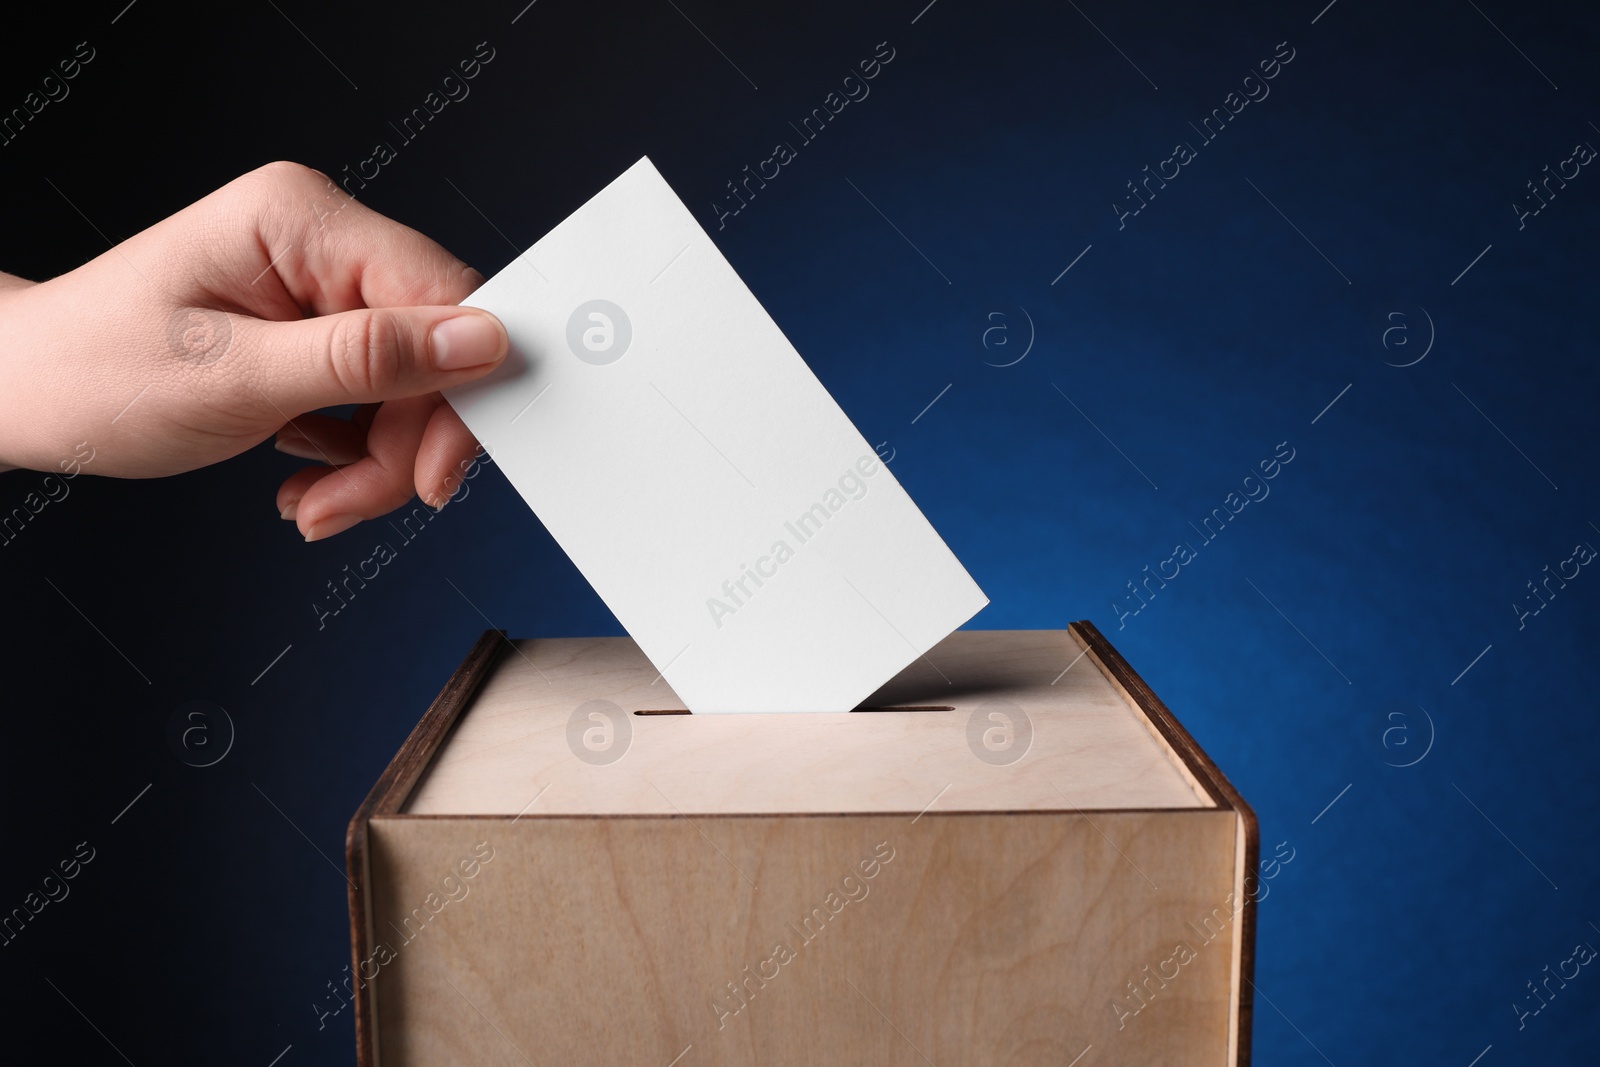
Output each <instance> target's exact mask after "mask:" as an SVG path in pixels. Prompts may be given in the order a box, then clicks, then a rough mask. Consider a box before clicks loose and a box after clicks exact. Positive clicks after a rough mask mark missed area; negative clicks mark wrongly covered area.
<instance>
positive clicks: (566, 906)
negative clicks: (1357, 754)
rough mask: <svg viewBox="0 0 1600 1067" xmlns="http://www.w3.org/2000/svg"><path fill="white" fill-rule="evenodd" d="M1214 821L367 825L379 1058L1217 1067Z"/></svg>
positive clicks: (973, 817) (452, 821)
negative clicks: (1080, 1059)
mask: <svg viewBox="0 0 1600 1067" xmlns="http://www.w3.org/2000/svg"><path fill="white" fill-rule="evenodd" d="M1236 821H1237V820H1236V818H1235V816H1234V815H1233V813H1231V812H1223V811H1213V810H1191V811H1183V812H1154V813H1113V812H1097V813H1094V814H1092V815H1087V814H1076V813H1060V814H1054V813H1027V814H1014V815H989V814H980V813H973V814H939V813H934V812H930V813H928V814H926V815H924V816H921V817H920V818H916V819H915V820H913V819H912V818H907V817H900V816H875V815H874V816H812V817H775V818H764V817H724V818H717V819H691V818H686V817H665V818H651V817H643V818H640V817H632V818H581V817H561V816H541V817H534V816H528V817H525V818H522V819H520V820H517V821H514V822H513V821H512V820H509V819H457V818H428V819H418V818H406V817H391V818H380V819H377V820H374V822H373V825H372V836H373V849H372V868H373V870H372V885H373V893H372V898H373V915H374V929H375V930H377V931H379V936H380V938H386V939H387V940H386V941H384V942H383V945H384V951H383V952H382V953H381V954H380V956H381V962H380V961H378V960H375V961H374V962H373V963H372V964H370V965H369V966H368V967H367V968H366V970H365V971H364V972H363V974H364V975H365V974H367V973H370V974H371V975H372V978H371V979H370V981H371V983H372V984H373V985H374V986H375V987H376V988H377V989H378V991H379V993H380V996H379V997H378V999H377V1004H378V1005H379V1011H378V1017H377V1020H376V1025H377V1030H378V1033H379V1037H380V1047H381V1049H382V1051H383V1057H382V1064H383V1067H408V1065H421V1064H436V1063H441V1062H472V1063H489V1064H494V1063H506V1064H513V1063H523V1062H525V1060H524V1057H527V1058H529V1059H531V1060H532V1061H534V1062H539V1063H546V1062H555V1063H564V1062H593V1063H602V1062H603V1063H659V1064H667V1063H671V1062H673V1061H674V1060H675V1058H677V1057H679V1056H680V1055H681V1054H683V1053H684V1052H685V1050H686V1049H690V1048H691V1047H692V1049H693V1052H692V1053H691V1055H692V1057H693V1060H692V1062H694V1063H697V1064H712V1065H716V1064H727V1065H733V1064H759V1065H769V1067H784V1065H791V1064H792V1065H796V1067H799V1065H808V1067H809V1065H812V1064H816V1063H874V1064H890V1065H905V1067H918V1065H922V1064H925V1063H926V1062H928V1061H932V1062H934V1063H983V1064H1004V1065H1024V1064H1027V1065H1031V1064H1041V1065H1043V1064H1049V1065H1052V1067H1061V1065H1062V1064H1066V1063H1070V1062H1072V1061H1073V1059H1074V1058H1075V1057H1077V1056H1079V1055H1080V1054H1081V1053H1082V1052H1084V1050H1085V1049H1086V1048H1088V1047H1089V1046H1091V1045H1092V1046H1094V1049H1095V1055H1096V1056H1097V1057H1100V1056H1109V1057H1110V1058H1109V1059H1105V1060H1100V1062H1125V1063H1164V1064H1205V1065H1208V1067H1216V1065H1220V1064H1224V1063H1226V1062H1227V1061H1228V1057H1229V1029H1230V1025H1229V1024H1230V1016H1231V1015H1232V1010H1233V1004H1232V996H1231V986H1232V977H1233V972H1234V966H1235V960H1234V956H1235V952H1236V949H1237V940H1236V938H1235V937H1234V936H1233V931H1232V929H1231V927H1233V926H1235V925H1236V923H1237V920H1238V914H1237V910H1236V908H1235V907H1234V903H1235V901H1236V900H1237V897H1236V895H1235V890H1234V887H1235V882H1236V874H1237V866H1236V863H1235V827H1236ZM463 861H467V862H466V863H465V864H464V863H463ZM468 872H470V875H469V873H468ZM684 1062H689V1060H688V1059H687V1057H686V1058H685V1060H684Z"/></svg>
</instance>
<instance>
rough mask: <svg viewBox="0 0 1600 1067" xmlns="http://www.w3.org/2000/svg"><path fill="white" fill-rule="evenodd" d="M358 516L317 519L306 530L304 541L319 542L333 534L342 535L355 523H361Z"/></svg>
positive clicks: (331, 516)
mask: <svg viewBox="0 0 1600 1067" xmlns="http://www.w3.org/2000/svg"><path fill="white" fill-rule="evenodd" d="M361 521H362V520H361V516H360V515H328V516H325V517H323V518H320V519H318V520H317V521H316V522H314V523H312V524H311V525H310V527H309V528H308V529H306V530H305V531H304V532H305V535H306V541H308V542H310V541H321V540H322V539H323V538H327V537H332V536H333V535H334V534H341V533H344V532H345V531H346V530H348V529H350V527H352V526H354V525H355V524H356V523H358V522H361Z"/></svg>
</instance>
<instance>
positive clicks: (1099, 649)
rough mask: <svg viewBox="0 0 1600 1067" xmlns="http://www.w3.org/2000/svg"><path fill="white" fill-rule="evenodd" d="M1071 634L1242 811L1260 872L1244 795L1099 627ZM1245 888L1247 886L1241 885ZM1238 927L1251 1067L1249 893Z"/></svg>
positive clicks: (1242, 1024) (1243, 1036) (1196, 771)
mask: <svg viewBox="0 0 1600 1067" xmlns="http://www.w3.org/2000/svg"><path fill="white" fill-rule="evenodd" d="M1067 629H1068V630H1069V631H1076V632H1077V634H1078V636H1079V637H1080V638H1081V639H1082V640H1083V642H1084V644H1085V645H1086V646H1087V647H1088V648H1089V649H1090V650H1091V651H1093V652H1094V654H1095V657H1096V658H1097V659H1099V661H1100V662H1101V663H1102V664H1104V666H1105V669H1106V670H1107V671H1109V672H1110V674H1111V676H1112V677H1113V678H1114V679H1115V680H1116V681H1117V682H1118V683H1119V684H1121V686H1122V688H1123V689H1125V690H1126V691H1127V692H1128V695H1129V696H1131V697H1132V698H1133V699H1134V701H1135V702H1136V703H1138V705H1139V707H1140V709H1141V710H1142V711H1143V712H1144V713H1145V716H1146V717H1147V718H1148V719H1149V720H1150V722H1151V724H1152V725H1153V726H1155V728H1156V730H1157V731H1159V732H1160V734H1161V736H1162V737H1164V738H1166V741H1167V744H1169V745H1171V746H1172V749H1173V751H1174V752H1176V753H1178V755H1179V757H1180V758H1181V759H1182V760H1183V761H1184V763H1185V764H1186V765H1187V766H1188V768H1189V771H1190V773H1192V774H1193V775H1194V776H1195V778H1196V779H1197V780H1198V781H1199V782H1200V784H1201V785H1202V786H1204V787H1205V790H1206V792H1207V793H1209V794H1211V799H1212V800H1214V801H1216V803H1217V807H1219V808H1224V809H1232V810H1233V811H1235V812H1238V814H1239V818H1240V820H1241V821H1242V822H1243V823H1244V864H1243V869H1244V871H1245V872H1246V876H1248V875H1249V873H1251V872H1254V871H1256V870H1258V869H1259V868H1258V864H1259V862H1260V858H1261V832H1260V828H1259V826H1258V824H1257V822H1256V813H1255V811H1254V810H1253V809H1252V808H1251V807H1250V805H1249V804H1246V803H1245V800H1244V797H1242V796H1240V794H1239V791H1238V790H1237V789H1235V788H1234V787H1233V783H1232V782H1230V781H1228V778H1227V776H1226V775H1224V774H1223V773H1222V771H1221V769H1220V768H1219V767H1218V766H1217V765H1216V764H1215V763H1213V762H1211V757H1210V756H1208V755H1206V753H1205V750H1204V749H1202V748H1201V747H1200V745H1199V743H1198V742H1196V741H1195V739H1194V737H1193V736H1191V735H1190V733H1189V731H1188V730H1185V729H1184V728H1183V724H1181V723H1180V722H1178V720H1177V719H1176V718H1175V717H1174V716H1173V714H1172V712H1171V711H1169V710H1168V709H1167V706H1166V704H1164V703H1162V701H1161V698H1160V697H1158V696H1156V694H1155V692H1154V690H1152V689H1151V688H1150V687H1149V686H1148V685H1146V684H1145V682H1144V679H1143V678H1140V677H1139V675H1138V673H1137V672H1136V671H1135V670H1134V669H1133V668H1132V667H1130V666H1128V661H1127V660H1125V659H1123V658H1122V653H1120V652H1118V651H1117V650H1116V649H1115V648H1113V647H1112V645H1111V642H1110V641H1108V640H1107V639H1106V636H1105V635H1104V634H1102V633H1101V632H1100V630H1099V628H1098V627H1096V626H1095V624H1094V623H1092V622H1090V621H1089V620H1087V619H1081V620H1079V621H1078V622H1074V623H1069V624H1068V626H1067ZM1241 888H1242V886H1241ZM1239 925H1240V927H1241V928H1242V929H1241V931H1240V939H1239V940H1240V948H1239V980H1240V986H1239V1056H1238V1059H1237V1061H1236V1062H1237V1064H1238V1067H1249V1063H1250V1037H1251V1031H1252V1029H1253V1020H1254V1005H1255V996H1254V993H1255V968H1256V901H1255V898H1254V897H1253V896H1252V895H1250V894H1249V893H1246V894H1245V898H1244V906H1243V908H1242V909H1241V913H1240V919H1239Z"/></svg>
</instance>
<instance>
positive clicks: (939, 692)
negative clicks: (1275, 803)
mask: <svg viewBox="0 0 1600 1067" xmlns="http://www.w3.org/2000/svg"><path fill="white" fill-rule="evenodd" d="M513 645H514V649H511V650H507V651H506V652H505V653H504V655H502V656H501V657H500V659H499V661H498V663H497V664H496V665H495V667H494V669H493V671H492V673H491V674H490V676H489V678H488V679H487V681H485V683H484V685H483V688H482V689H481V690H480V691H479V693H478V695H477V696H476V698H475V699H474V700H473V701H472V703H471V704H470V705H469V706H468V707H467V708H466V710H465V711H464V712H463V713H462V715H461V717H460V719H459V720H458V721H457V723H456V725H455V726H454V728H452V730H451V731H450V733H449V734H448V735H447V736H446V737H445V738H444V741H443V743H442V744H441V745H440V747H439V750H438V752H437V753H436V754H435V755H434V758H433V759H432V761H431V763H430V765H429V767H428V770H427V771H426V773H425V774H424V775H423V777H422V779H421V781H420V782H419V783H418V785H417V788H416V789H415V790H414V791H413V793H412V795H411V797H410V798H409V800H408V801H407V802H406V803H405V804H404V805H403V806H402V807H401V809H400V810H401V812H402V813H403V814H407V815H511V816H519V815H522V816H526V817H529V818H532V817H536V816H539V815H673V814H685V815H749V814H809V813H848V812H861V813H882V812H908V813H911V814H913V815H916V814H919V813H921V812H922V811H925V810H934V811H939V812H946V813H947V812H953V811H1072V810H1074V809H1084V810H1126V809H1152V808H1155V809H1173V808H1210V807H1215V806H1216V804H1215V801H1213V800H1212V799H1211V797H1210V796H1209V795H1208V794H1207V793H1206V792H1205V791H1204V790H1203V789H1201V788H1200V787H1199V785H1198V784H1197V783H1196V782H1195V780H1194V778H1193V776H1192V775H1191V774H1190V773H1189V771H1188V769H1187V768H1185V767H1184V765H1183V764H1182V762H1181V761H1180V760H1179V758H1178V757H1177V756H1176V755H1175V754H1174V753H1173V751H1172V749H1171V747H1170V746H1169V745H1168V743H1167V741H1166V740H1165V739H1164V738H1163V737H1162V736H1161V735H1160V733H1159V732H1158V731H1157V730H1156V729H1155V727H1154V726H1152V724H1151V723H1150V721H1149V719H1148V718H1146V716H1145V714H1144V712H1143V711H1142V710H1140V709H1139V708H1138V706H1137V705H1135V704H1134V703H1132V702H1131V701H1130V700H1129V699H1128V698H1127V697H1125V696H1124V694H1123V690H1122V688H1121V687H1120V686H1119V685H1117V684H1116V683H1114V682H1113V681H1111V680H1110V679H1109V678H1108V677H1107V676H1106V675H1105V674H1104V673H1103V672H1102V668H1101V665H1100V663H1099V657H1098V656H1096V655H1095V654H1094V653H1093V652H1091V651H1089V650H1088V649H1087V648H1085V647H1084V646H1083V645H1082V644H1080V643H1079V640H1078V639H1077V638H1076V637H1075V635H1073V634H1070V633H1069V632H1068V631H1065V630H961V631H957V632H956V633H953V634H951V635H950V636H949V637H948V638H946V639H945V640H944V641H942V642H940V643H939V644H938V645H936V646H935V647H934V648H933V649H932V650H931V651H930V652H929V653H928V654H927V655H926V656H924V657H921V658H919V659H918V660H917V661H916V662H914V663H913V664H912V665H911V666H909V667H907V668H906V669H905V670H904V671H902V672H901V673H900V674H899V675H898V676H896V677H895V678H894V679H893V680H891V681H890V682H888V683H887V684H886V685H884V686H883V688H881V689H880V690H878V692H877V693H875V694H874V695H873V696H872V697H871V698H869V699H868V700H867V702H866V704H865V705H863V707H864V708H930V707H932V708H940V709H949V710H870V711H869V710H860V709H858V710H857V711H855V712H851V713H847V714H823V713H794V714H767V715H756V714H752V715H688V714H667V715H661V714H638V712H641V711H646V712H649V711H666V710H678V709H682V708H683V704H682V703H681V702H680V701H679V700H678V698H677V696H676V694H674V693H673V692H672V690H671V689H670V688H669V687H668V685H667V683H666V682H665V681H664V680H662V679H661V677H660V674H659V672H658V671H657V670H656V668H655V667H654V666H652V665H651V663H650V661H649V660H647V659H646V658H645V657H644V655H643V653H641V652H640V651H639V649H638V646H636V645H635V644H634V643H633V641H632V640H630V639H629V638H626V637H593V638H561V639H546V638H539V639H532V640H524V641H516V642H513Z"/></svg>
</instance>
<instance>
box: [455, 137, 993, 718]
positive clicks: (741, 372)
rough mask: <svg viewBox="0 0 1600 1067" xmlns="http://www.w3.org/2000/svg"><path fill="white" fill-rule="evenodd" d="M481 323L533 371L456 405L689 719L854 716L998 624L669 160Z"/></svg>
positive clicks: (558, 237)
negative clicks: (690, 199)
mask: <svg viewBox="0 0 1600 1067" xmlns="http://www.w3.org/2000/svg"><path fill="white" fill-rule="evenodd" d="M464 303H465V304H468V305H470V306H473V307H480V308H485V309H487V310H489V311H492V312H494V313H495V314H496V315H498V316H499V317H500V319H501V321H502V322H504V323H505V325H506V329H507V331H508V332H509V333H510V335H511V355H510V357H509V358H508V359H507V361H506V363H505V364H504V365H503V366H502V367H500V368H498V369H497V370H496V371H495V372H494V373H493V374H491V375H489V376H488V377H486V378H483V379H481V380H480V381H477V382H474V383H473V384H471V385H467V386H464V387H462V388H459V389H455V390H452V391H450V392H449V393H447V394H446V396H447V397H448V399H449V401H450V403H451V404H452V405H454V407H455V409H456V411H458V412H460V414H461V417H462V419H463V420H465V422H466V424H467V426H468V427H469V428H470V429H471V430H472V432H473V433H474V434H475V435H477V438H478V440H479V442H481V443H482V444H483V446H484V448H486V449H487V450H488V452H489V454H490V455H491V456H492V457H493V459H494V461H495V462H496V463H497V464H499V466H500V468H501V470H503V471H504V472H505V475H506V477H507V478H509V479H510V481H511V484H512V485H513V486H515V487H516V489H517V492H519V493H520V494H521V495H522V498H523V499H524V500H526V501H527V503H528V505H529V506H530V507H531V508H532V509H533V511H534V513H535V514H537V515H538V517H539V519H540V521H542V522H543V523H544V525H545V527H546V528H547V529H548V530H549V531H550V533H551V535H552V536H553V537H554V538H555V539H556V541H557V543H559V544H560V545H561V547H562V548H563V549H565V550H566V552H567V554H568V555H569V556H570V557H572V561H573V562H574V563H575V564H577V566H578V569H579V570H580V571H582V572H583V575H584V577H585V578H587V579H588V580H589V582H590V583H591V584H593V586H594V588H595V591H596V592H598V593H599V594H600V596H601V598H602V599H603V600H604V601H605V602H606V605H607V606H608V607H610V609H611V610H612V611H613V612H614V613H615V614H616V616H617V618H618V620H620V621H621V623H622V625H623V626H625V627H626V628H627V630H628V633H629V634H631V635H632V636H633V639H634V641H635V642H637V643H638V645H639V647H640V648H641V649H642V650H643V651H644V653H645V655H646V656H648V657H649V658H650V662H651V663H653V664H655V666H656V668H657V669H658V670H659V671H660V672H661V674H662V676H663V677H664V678H666V680H667V682H668V683H669V684H670V685H671V686H672V688H673V689H674V690H675V691H676V692H677V694H678V696H679V697H681V698H682V699H683V701H684V702H685V703H686V704H687V706H688V708H689V710H690V711H693V712H696V713H705V712H775V711H848V710H850V709H851V708H853V707H855V706H856V705H857V704H859V703H860V702H861V701H862V700H864V699H865V698H866V697H868V696H869V695H871V693H872V692H873V691H874V690H876V689H877V688H878V687H879V686H880V685H882V684H883V683H884V682H886V681H888V680H889V679H890V678H892V677H893V676H894V675H895V674H897V673H898V672H899V671H900V670H901V669H902V668H904V667H905V666H906V665H907V664H909V663H911V662H912V661H913V660H915V659H916V658H917V657H919V656H921V655H923V654H924V653H926V652H927V651H928V649H929V648H931V647H932V646H933V645H934V644H936V643H937V642H939V641H940V640H941V639H943V638H944V637H945V636H947V635H948V634H949V633H950V632H951V631H952V630H954V629H955V628H956V627H958V626H960V625H961V624H962V623H963V622H965V621H967V620H968V619H970V618H971V617H972V616H973V615H974V614H975V613H976V612H977V611H978V610H979V609H980V608H982V607H983V606H984V605H985V604H987V603H988V602H989V600H988V598H987V597H986V596H984V594H983V591H982V590H981V589H979V588H978V586H977V584H976V583H975V582H974V581H973V580H972V578H971V576H970V575H968V574H967V572H966V570H965V568H963V567H962V566H961V563H960V561H958V560H957V559H956V558H955V556H954V554H952V553H951V551H950V549H949V548H948V547H947V546H946V545H945V543H944V541H943V540H942V539H941V538H940V537H939V535H938V533H936V532H935V531H934V529H933V527H932V526H930V525H929V524H928V520H927V519H926V518H924V517H923V515H922V512H921V511H920V510H918V508H917V506H916V504H914V503H913V502H912V500H911V498H910V497H909V496H907V495H906V492H905V490H904V489H902V488H901V487H900V483H899V482H897V481H895V477H894V475H893V474H891V473H890V472H889V470H888V468H886V467H885V466H884V464H883V463H882V461H881V460H880V459H879V458H878V456H877V455H876V453H875V452H874V450H873V448H872V446H870V445H869V444H867V442H866V440H865V439H864V438H863V437H862V436H861V434H860V433H859V432H858V431H857V430H856V428H855V426H854V425H852V424H851V422H850V419H849V418H848V417H847V416H846V415H845V413H844V412H843V411H842V410H841V409H840V408H839V405H838V404H837V403H835V402H834V400H833V398H832V397H831V396H829V395H828V391H827V390H826V389H825V388H823V386H822V383H821V382H819V381H818V380H817V378H816V376H815V375H813V374H812V373H811V370H810V368H808V367H807V366H806V364H805V362H804V361H803V360H802V359H801V358H800V354H799V353H798V352H796V351H795V349H794V346H793V345H791V344H790V343H789V341H788V339H787V338H785V337H784V335H783V333H782V331H781V330H779V329H778V326H777V324H776V323H775V322H773V321H772V319H771V318H770V317H769V316H768V315H767V313H766V311H765V310H764V309H763V308H762V307H761V304H760V303H759V302H757V300H756V298H755V296H754V295H753V294H752V293H751V292H750V290H749V289H748V288H746V287H745V284H744V282H742V281H741V280H740V279H739V276H738V275H737V274H736V273H734V270H733V268H732V267H731V266H729V264H728V261H727V260H725V259H724V258H723V257H722V254H721V253H720V252H718V251H717V247H716V245H715V244H713V243H712V241H711V238H710V237H709V236H707V235H706V233H705V231H704V230H702V229H701V228H700V224H699V223H698V222H696V221H695V219H694V217H693V216H692V215H691V214H690V213H689V210H688V208H686V207H685V206H684V204H683V202H682V201H680V200H679V199H678V197H677V196H676V195H675V194H674V193H673V191H672V189H671V188H670V187H669V186H668V185H667V183H666V181H665V180H664V179H663V178H662V177H661V175H660V173H659V172H657V170H656V169H655V167H654V166H653V165H652V164H651V163H650V161H649V159H641V160H639V162H637V163H635V164H634V165H633V166H632V167H630V168H628V170H627V171H626V172H625V173H624V174H623V175H622V176H621V177H619V178H617V179H616V180H615V181H613V182H612V183H611V184H610V185H608V186H606V187H605V189H603V190H601V191H600V193H598V194H597V195H596V196H595V197H594V198H593V199H592V200H590V201H589V202H588V203H587V204H584V205H583V206H582V207H581V208H579V209H578V210H577V211H576V212H574V213H573V214H572V215H571V216H570V217H568V218H567V219H566V220H565V221H563V222H562V223H561V224H560V225H558V226H557V227H556V228H555V229H553V230H551V231H550V232H549V233H548V234H546V235H545V236H544V237H543V238H542V239H541V240H539V242H538V243H536V244H535V245H534V246H533V247H532V248H530V249H528V250H527V251H526V252H524V253H523V254H522V255H520V256H518V257H517V259H516V260H515V261H513V262H512V263H511V264H510V265H509V266H507V267H506V268H505V269H504V270H502V271H501V272H500V273H499V274H497V275H495V276H494V277H493V278H491V279H490V280H489V281H488V282H487V283H485V284H484V286H483V287H482V288H481V289H479V290H478V291H477V292H475V293H474V294H473V295H472V296H471V297H469V298H468V299H467V300H466V301H464ZM935 666H937V664H935Z"/></svg>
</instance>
